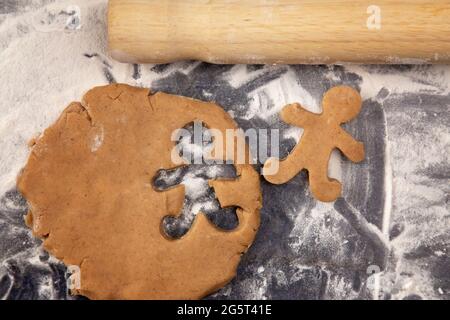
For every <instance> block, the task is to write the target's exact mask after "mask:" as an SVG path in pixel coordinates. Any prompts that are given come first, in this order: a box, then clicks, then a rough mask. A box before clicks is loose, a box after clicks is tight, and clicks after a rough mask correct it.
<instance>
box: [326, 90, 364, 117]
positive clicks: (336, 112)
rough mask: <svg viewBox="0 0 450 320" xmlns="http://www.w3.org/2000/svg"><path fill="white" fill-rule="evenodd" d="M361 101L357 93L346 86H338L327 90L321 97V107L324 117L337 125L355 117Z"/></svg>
mask: <svg viewBox="0 0 450 320" xmlns="http://www.w3.org/2000/svg"><path fill="white" fill-rule="evenodd" d="M361 105H362V100H361V96H360V95H359V93H358V92H357V91H356V90H355V89H353V88H351V87H347V86H338V87H334V88H331V89H330V90H328V91H327V92H326V93H325V95H324V96H323V100H322V106H323V112H324V115H325V116H328V117H330V118H331V119H335V120H336V121H337V122H339V123H344V122H347V121H349V120H351V119H353V118H354V117H356V116H357V115H358V113H359V111H360V110H361Z"/></svg>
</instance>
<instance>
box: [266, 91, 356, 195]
mask: <svg viewBox="0 0 450 320" xmlns="http://www.w3.org/2000/svg"><path fill="white" fill-rule="evenodd" d="M361 105H362V101H361V96H360V95H359V93H358V92H357V91H355V90H354V89H352V88H350V87H347V86H338V87H334V88H332V89H330V90H328V91H327V92H326V93H325V95H324V97H323V100H322V107H323V112H322V113H321V114H314V113H311V112H309V111H307V110H305V109H303V108H302V106H301V105H300V104H298V103H294V104H290V105H287V106H285V107H284V108H283V110H282V111H281V119H282V120H283V121H284V122H286V123H289V124H291V125H294V126H297V127H302V128H303V129H304V132H303V135H302V137H301V138H300V141H299V143H298V144H297V145H296V146H295V148H294V150H293V151H292V152H291V153H290V154H289V155H288V157H287V158H285V159H284V160H281V161H280V160H279V159H277V158H270V159H268V160H267V161H266V163H265V164H264V168H263V175H264V177H265V178H266V179H267V180H268V181H269V182H271V183H274V184H282V183H286V182H288V181H289V180H291V179H292V178H293V177H294V176H296V175H297V174H298V173H299V172H300V171H301V170H303V169H305V170H307V171H308V173H309V184H310V188H311V192H312V194H313V195H314V197H315V198H317V199H318V200H320V201H325V202H330V201H334V200H336V199H337V198H338V197H339V196H340V194H341V189H342V187H341V183H340V182H339V181H337V180H335V179H330V178H329V177H328V162H329V159H330V155H331V151H332V150H333V149H335V148H337V149H339V150H340V151H341V152H342V153H343V154H344V155H345V156H346V157H347V158H349V159H350V160H351V161H353V162H360V161H362V160H363V159H364V145H363V144H362V143H361V142H359V141H356V140H355V139H354V138H353V137H352V136H351V135H350V134H349V133H347V132H346V131H345V130H344V129H342V128H341V126H340V125H341V124H342V123H345V122H347V121H350V120H351V119H353V118H355V117H356V116H357V115H358V113H359V111H360V110H361ZM274 168H278V170H274Z"/></svg>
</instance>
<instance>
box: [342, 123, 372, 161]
mask: <svg viewBox="0 0 450 320" xmlns="http://www.w3.org/2000/svg"><path fill="white" fill-rule="evenodd" d="M336 147H337V148H338V149H339V150H341V151H342V153H343V154H344V155H345V156H346V157H347V158H349V159H350V160H351V161H353V162H361V161H363V160H364V156H365V152H364V144H363V143H362V142H360V141H357V140H355V139H354V138H353V137H352V136H351V135H350V134H348V133H347V132H345V131H344V130H341V133H340V135H339V137H338V139H337V144H336Z"/></svg>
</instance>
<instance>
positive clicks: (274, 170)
mask: <svg viewBox="0 0 450 320" xmlns="http://www.w3.org/2000/svg"><path fill="white" fill-rule="evenodd" d="M303 168H304V161H303V157H302V155H301V151H300V148H299V147H298V146H296V147H295V148H294V150H293V151H292V152H291V153H290V154H289V155H288V156H287V158H285V159H284V160H281V161H280V160H279V159H277V158H269V159H268V160H267V161H266V162H265V163H264V167H263V175H264V178H266V180H267V181H269V182H270V183H273V184H283V183H286V182H288V181H289V180H291V179H292V178H293V177H295V176H296V175H297V174H298V173H299V172H300V171H301V170H302V169H303Z"/></svg>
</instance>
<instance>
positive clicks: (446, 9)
mask: <svg viewBox="0 0 450 320" xmlns="http://www.w3.org/2000/svg"><path fill="white" fill-rule="evenodd" d="M108 32H109V33H108V34H109V36H108V38H109V50H110V53H111V55H112V57H114V58H115V59H117V60H119V61H123V62H133V63H134V62H139V63H168V62H174V61H178V60H186V59H194V60H203V61H207V62H212V63H273V64H275V63H280V64H281V63H289V64H291V63H292V64H293V63H306V64H317V63H326V64H332V63H448V62H450V1H449V0H429V1H424V0H409V1H405V0H370V1H363V0H154V1H152V0H110V1H109V8H108Z"/></svg>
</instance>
